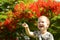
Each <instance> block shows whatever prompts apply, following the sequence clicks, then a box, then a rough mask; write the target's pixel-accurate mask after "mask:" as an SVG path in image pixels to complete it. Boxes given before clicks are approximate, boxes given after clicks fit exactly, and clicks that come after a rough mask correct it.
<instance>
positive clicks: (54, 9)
mask: <svg viewBox="0 0 60 40" xmlns="http://www.w3.org/2000/svg"><path fill="white" fill-rule="evenodd" d="M53 14H54V15H59V14H60V2H56V1H51V0H48V1H43V0H38V1H36V2H33V3H28V4H25V3H24V2H20V3H19V4H16V5H15V6H14V10H13V11H11V12H10V14H9V12H8V18H7V19H6V20H5V21H4V22H3V23H0V26H2V25H4V26H6V27H7V28H8V29H9V30H12V29H16V26H17V23H18V22H19V20H21V19H24V20H27V19H32V18H38V17H40V16H41V15H46V16H51V15H53ZM28 21H29V20H28ZM1 24H2V25H1Z"/></svg>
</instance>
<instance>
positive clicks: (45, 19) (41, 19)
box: [38, 17, 47, 21]
mask: <svg viewBox="0 0 60 40" xmlns="http://www.w3.org/2000/svg"><path fill="white" fill-rule="evenodd" d="M38 21H47V18H46V17H39V18H38Z"/></svg>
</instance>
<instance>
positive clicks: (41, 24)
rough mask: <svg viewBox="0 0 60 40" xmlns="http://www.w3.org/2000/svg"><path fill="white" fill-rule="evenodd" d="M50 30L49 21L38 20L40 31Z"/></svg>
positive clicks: (44, 19)
mask: <svg viewBox="0 0 60 40" xmlns="http://www.w3.org/2000/svg"><path fill="white" fill-rule="evenodd" d="M47 28H48V21H47V19H46V18H45V17H40V18H39V19H38V29H39V30H47Z"/></svg>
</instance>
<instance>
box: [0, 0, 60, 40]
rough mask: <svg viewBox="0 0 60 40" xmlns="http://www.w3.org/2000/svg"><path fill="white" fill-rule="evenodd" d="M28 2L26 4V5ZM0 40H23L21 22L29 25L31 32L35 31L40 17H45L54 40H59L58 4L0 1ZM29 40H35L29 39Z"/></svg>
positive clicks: (30, 1)
mask: <svg viewBox="0 0 60 40" xmlns="http://www.w3.org/2000/svg"><path fill="white" fill-rule="evenodd" d="M27 2H28V3H27ZM0 9H1V10H0V40H2V39H5V40H9V39H10V40H15V39H16V40H18V38H19V39H20V40H24V38H25V36H26V37H29V36H27V35H26V33H25V30H24V28H23V27H22V26H21V24H22V23H23V22H26V23H27V24H28V25H29V28H30V30H31V31H34V30H38V29H37V20H38V18H39V17H40V16H42V15H45V16H47V17H48V18H49V19H50V21H51V25H50V28H49V29H48V31H50V32H51V33H52V34H53V35H54V38H55V40H60V37H59V35H60V32H59V30H60V25H59V24H60V21H59V20H60V2H56V1H51V0H47V1H43V0H36V1H34V0H29V1H28V0H23V1H22V0H9V1H8V0H0ZM31 40H35V39H34V38H31Z"/></svg>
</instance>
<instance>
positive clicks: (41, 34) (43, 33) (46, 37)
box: [22, 16, 54, 40]
mask: <svg viewBox="0 0 60 40" xmlns="http://www.w3.org/2000/svg"><path fill="white" fill-rule="evenodd" d="M49 25H50V21H49V19H48V18H47V17H46V16H40V17H39V18H38V29H39V31H35V32H31V31H30V29H29V27H28V25H27V24H26V23H23V24H22V26H23V27H24V28H25V31H26V34H27V35H29V36H31V37H38V38H39V40H54V38H53V35H52V34H51V33H50V32H48V31H47V29H48V27H49Z"/></svg>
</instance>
